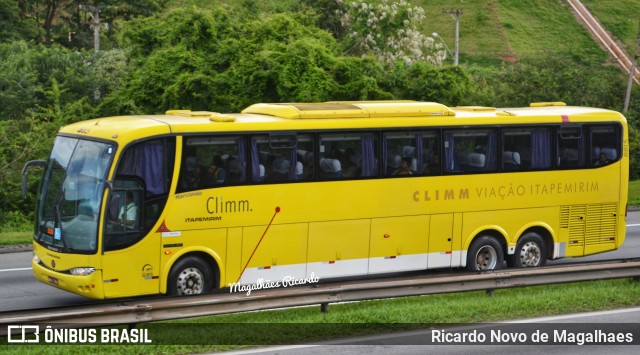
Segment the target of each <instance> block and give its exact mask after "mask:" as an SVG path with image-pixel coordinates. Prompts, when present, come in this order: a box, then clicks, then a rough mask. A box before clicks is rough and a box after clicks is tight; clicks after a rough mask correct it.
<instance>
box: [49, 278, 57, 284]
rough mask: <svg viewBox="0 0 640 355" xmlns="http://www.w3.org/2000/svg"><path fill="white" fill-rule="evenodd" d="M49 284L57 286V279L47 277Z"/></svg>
mask: <svg viewBox="0 0 640 355" xmlns="http://www.w3.org/2000/svg"><path fill="white" fill-rule="evenodd" d="M49 283H50V284H53V285H57V284H58V279H56V278H55V277H51V276H49Z"/></svg>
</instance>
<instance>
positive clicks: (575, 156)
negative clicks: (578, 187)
mask: <svg viewBox="0 0 640 355" xmlns="http://www.w3.org/2000/svg"><path fill="white" fill-rule="evenodd" d="M582 143H583V139H582V127H578V126H573V127H566V126H561V127H560V128H559V129H558V136H557V146H558V156H557V161H558V167H559V168H561V169H571V168H580V167H583V166H584V149H583V144H582Z"/></svg>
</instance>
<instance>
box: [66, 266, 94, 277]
mask: <svg viewBox="0 0 640 355" xmlns="http://www.w3.org/2000/svg"><path fill="white" fill-rule="evenodd" d="M94 271H96V269H95V268H92V267H76V268H73V269H70V270H69V272H70V273H71V275H75V276H87V275H91V274H93V272H94Z"/></svg>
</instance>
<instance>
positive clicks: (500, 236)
mask: <svg viewBox="0 0 640 355" xmlns="http://www.w3.org/2000/svg"><path fill="white" fill-rule="evenodd" d="M485 235H487V236H490V237H492V238H494V239H495V240H497V241H498V243H499V244H500V246H501V247H502V253H503V255H502V259H503V260H504V259H505V258H506V256H507V246H508V245H507V237H506V235H507V233H506V231H505V230H504V229H502V228H500V227H497V226H492V227H487V228H479V229H476V230H475V231H474V232H473V233H471V234H470V237H468V238H467V241H466V242H465V244H464V245H465V247H464V251H465V253H464V255H465V257H463V258H462V259H461V262H462V265H461V266H462V267H466V266H467V258H466V254H467V253H468V252H469V248H471V245H472V244H473V243H474V242H475V241H476V240H478V238H480V237H482V236H485Z"/></svg>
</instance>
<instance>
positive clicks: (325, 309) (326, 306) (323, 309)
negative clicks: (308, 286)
mask: <svg viewBox="0 0 640 355" xmlns="http://www.w3.org/2000/svg"><path fill="white" fill-rule="evenodd" d="M320 312H322V313H323V314H327V313H329V304H328V303H320Z"/></svg>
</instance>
